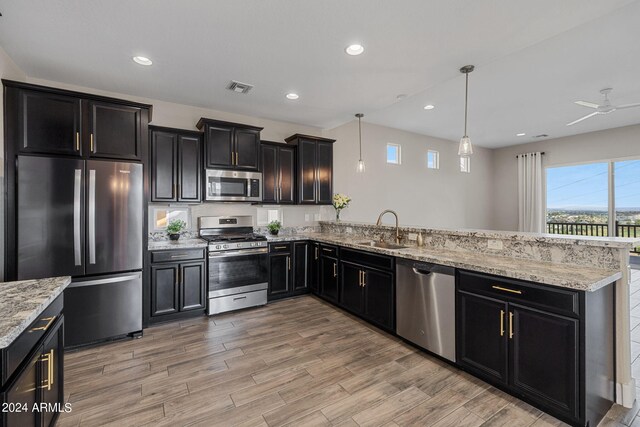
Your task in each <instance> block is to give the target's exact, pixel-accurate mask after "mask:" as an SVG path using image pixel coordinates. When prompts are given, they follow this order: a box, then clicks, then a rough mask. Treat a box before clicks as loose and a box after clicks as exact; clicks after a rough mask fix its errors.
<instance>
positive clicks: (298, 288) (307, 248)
mask: <svg viewBox="0 0 640 427" xmlns="http://www.w3.org/2000/svg"><path fill="white" fill-rule="evenodd" d="M311 252H312V250H311V243H309V242H306V241H305V242H293V257H292V266H291V267H292V269H293V272H292V278H293V280H292V281H291V282H292V283H291V285H292V286H291V289H292V292H293V293H294V294H296V295H297V294H304V293H307V292H309V280H310V278H309V262H310V261H311Z"/></svg>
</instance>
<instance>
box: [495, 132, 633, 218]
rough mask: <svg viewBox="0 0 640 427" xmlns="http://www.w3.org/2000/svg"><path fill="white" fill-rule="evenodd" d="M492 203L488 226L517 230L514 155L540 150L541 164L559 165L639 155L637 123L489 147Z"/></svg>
mask: <svg viewBox="0 0 640 427" xmlns="http://www.w3.org/2000/svg"><path fill="white" fill-rule="evenodd" d="M493 151H494V152H493V167H494V173H493V182H492V188H493V191H494V194H495V195H494V204H493V209H492V216H493V220H492V222H491V228H494V229H496V230H517V228H518V187H517V176H518V175H517V170H518V169H517V162H516V157H515V156H516V155H517V154H521V153H529V152H533V151H544V152H545V155H544V157H543V165H544V166H545V167H547V166H560V165H567V164H574V163H586V162H594V161H601V160H613V159H624V158H633V157H636V158H638V157H640V125H635V126H626V127H621V128H616V129H608V130H603V131H599V132H590V133H585V134H582V135H574V136H569V137H565V138H556V139H548V140H544V141H538V142H534V143H529V144H522V145H515V146H511V147H505V148H500V149H497V150H493Z"/></svg>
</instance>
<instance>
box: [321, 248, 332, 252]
mask: <svg viewBox="0 0 640 427" xmlns="http://www.w3.org/2000/svg"><path fill="white" fill-rule="evenodd" d="M322 250H323V251H325V252H333V251H332V250H331V249H327V248H322Z"/></svg>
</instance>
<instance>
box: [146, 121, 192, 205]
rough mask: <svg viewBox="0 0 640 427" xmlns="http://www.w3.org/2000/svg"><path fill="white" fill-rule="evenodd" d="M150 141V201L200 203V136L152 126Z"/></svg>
mask: <svg viewBox="0 0 640 427" xmlns="http://www.w3.org/2000/svg"><path fill="white" fill-rule="evenodd" d="M150 139H151V201H152V202H194V203H198V202H200V199H201V193H200V191H201V185H200V177H201V173H202V166H201V165H202V152H201V148H200V147H201V146H200V141H201V135H200V133H199V132H194V131H187V130H182V129H172V128H163V127H156V126H152V127H150Z"/></svg>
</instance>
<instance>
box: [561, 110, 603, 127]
mask: <svg viewBox="0 0 640 427" xmlns="http://www.w3.org/2000/svg"><path fill="white" fill-rule="evenodd" d="M596 114H598V112H597V111H594V112H593V113H591V114H587V115H586V116H584V117H580V118H579V119H578V120H574V121H572V122H571V123H567V126H571V125H575V124H576V123H579V122H581V121H583V120H586V119H588V118H589V117H593V116H595V115H596Z"/></svg>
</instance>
